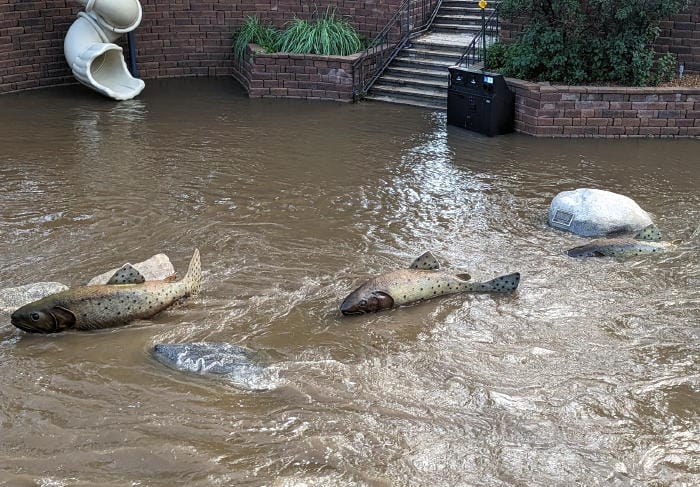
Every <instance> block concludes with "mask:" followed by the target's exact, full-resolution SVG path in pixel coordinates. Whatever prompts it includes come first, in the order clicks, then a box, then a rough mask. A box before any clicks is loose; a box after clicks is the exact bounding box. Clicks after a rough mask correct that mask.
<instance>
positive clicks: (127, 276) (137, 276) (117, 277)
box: [107, 263, 146, 285]
mask: <svg viewBox="0 0 700 487" xmlns="http://www.w3.org/2000/svg"><path fill="white" fill-rule="evenodd" d="M144 282H146V278H145V277H143V274H141V273H140V272H139V271H138V270H136V268H135V267H134V266H132V265H131V264H128V263H127V264H124V265H123V266H121V267H120V268H119V270H117V272H115V273H114V275H113V276H112V277H111V278H110V279H109V281H107V284H108V285H113V284H142V283H144Z"/></svg>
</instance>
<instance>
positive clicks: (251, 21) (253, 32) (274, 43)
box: [233, 15, 280, 59]
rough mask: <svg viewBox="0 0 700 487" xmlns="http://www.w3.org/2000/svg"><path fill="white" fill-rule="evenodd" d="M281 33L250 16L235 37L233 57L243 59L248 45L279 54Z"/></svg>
mask: <svg viewBox="0 0 700 487" xmlns="http://www.w3.org/2000/svg"><path fill="white" fill-rule="evenodd" d="M279 37H280V34H279V32H278V31H277V30H276V29H275V28H274V27H272V26H271V25H265V24H263V23H262V22H261V21H260V19H258V17H257V16H254V15H253V16H248V17H246V19H245V22H244V23H243V26H242V27H241V28H240V29H239V30H238V32H236V33H234V35H233V55H234V57H235V58H236V59H243V55H244V54H245V48H246V46H247V45H248V44H251V43H253V44H258V45H259V46H260V47H262V48H263V49H265V51H266V52H277V51H278V47H279Z"/></svg>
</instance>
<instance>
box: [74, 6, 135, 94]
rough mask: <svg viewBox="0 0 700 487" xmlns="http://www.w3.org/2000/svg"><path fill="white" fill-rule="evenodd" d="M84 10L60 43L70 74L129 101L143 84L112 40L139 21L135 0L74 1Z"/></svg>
mask: <svg viewBox="0 0 700 487" xmlns="http://www.w3.org/2000/svg"><path fill="white" fill-rule="evenodd" d="M78 2H79V3H81V4H82V5H85V12H80V13H79V14H78V19H77V20H76V21H75V22H73V25H71V26H70V28H69V29H68V33H67V34H66V38H65V41H64V43H63V52H64V53H65V55H66V61H68V65H69V66H70V67H71V69H72V70H73V76H75V77H76V79H77V80H78V81H80V82H81V83H83V84H84V85H85V86H87V87H89V88H92V89H93V90H95V91H97V92H99V93H102V94H103V95H105V96H109V97H110V98H114V99H115V100H130V99H131V98H133V97H135V96H136V95H138V94H139V93H141V91H142V90H143V88H144V87H145V86H146V84H145V83H144V82H143V80H140V79H138V78H134V77H133V76H131V73H129V70H128V69H127V67H126V62H125V61H124V53H123V50H122V48H121V47H119V46H117V45H116V44H114V43H113V42H114V41H115V40H116V39H117V38H118V37H119V36H121V35H122V34H124V33H126V32H130V31H132V30H134V29H135V28H136V27H138V26H139V24H140V23H141V16H142V10H141V4H140V3H139V1H138V0H78Z"/></svg>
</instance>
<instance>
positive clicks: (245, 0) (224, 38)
mask: <svg viewBox="0 0 700 487" xmlns="http://www.w3.org/2000/svg"><path fill="white" fill-rule="evenodd" d="M399 3H400V2H399V0H318V1H316V2H309V1H308V0H238V1H233V0H172V1H167V2H166V1H164V0H141V4H142V6H143V11H144V15H143V22H142V23H141V26H139V28H138V29H136V31H135V35H136V43H137V46H138V61H139V69H140V74H141V77H143V78H146V79H148V78H161V77H172V76H217V75H230V74H232V73H233V61H232V59H231V44H232V39H231V32H232V30H233V29H234V28H235V27H237V26H239V25H240V24H241V23H242V22H243V20H244V19H245V17H246V16H247V15H253V14H258V15H259V16H260V17H261V18H264V19H268V20H270V21H271V22H273V23H274V24H275V25H277V26H281V25H282V24H283V23H284V22H285V21H287V20H289V19H291V18H293V17H294V15H297V16H300V17H303V18H308V17H310V16H311V15H312V14H313V12H314V10H315V9H316V8H318V11H321V12H323V11H325V9H326V8H327V7H328V6H330V7H337V13H338V14H339V15H349V16H351V22H352V23H353V25H354V26H355V27H356V28H357V29H358V30H359V31H360V32H361V33H362V34H364V35H366V36H368V37H372V36H374V35H375V34H376V33H377V32H378V31H379V30H381V29H382V28H383V27H384V25H386V23H387V22H388V20H389V19H390V18H391V16H392V15H393V14H394V13H395V12H396V10H397V9H398V6H399ZM80 10H82V7H81V6H80V4H78V3H77V2H74V1H69V0H21V1H19V0H17V1H14V0H13V1H10V0H0V93H6V92H11V91H17V90H23V89H29V88H38V87H42V86H51V85H57V84H62V83H74V82H75V80H74V79H73V76H72V74H71V72H70V69H69V68H68V65H67V64H66V62H65V59H64V57H63V39H64V37H65V35H66V32H67V31H68V28H69V27H70V25H71V24H72V23H73V22H74V21H75V19H76V14H77V12H79V11H80Z"/></svg>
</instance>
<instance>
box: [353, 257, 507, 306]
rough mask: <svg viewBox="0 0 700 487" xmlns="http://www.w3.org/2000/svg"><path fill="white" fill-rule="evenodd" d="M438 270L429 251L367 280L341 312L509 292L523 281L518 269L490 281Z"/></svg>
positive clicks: (437, 264)
mask: <svg viewBox="0 0 700 487" xmlns="http://www.w3.org/2000/svg"><path fill="white" fill-rule="evenodd" d="M439 269H440V264H439V263H438V261H437V259H436V258H435V256H434V255H433V254H432V253H431V252H429V251H428V252H426V253H424V254H423V255H421V256H420V257H418V258H417V259H416V260H415V261H413V263H412V264H411V267H410V268H409V269H401V270H397V271H393V272H389V273H387V274H382V275H381V276H377V277H374V278H372V279H370V280H369V281H367V282H366V283H364V284H363V285H362V286H360V287H359V288H357V289H356V290H355V291H353V292H352V293H351V294H350V295H349V296H348V297H347V298H345V300H344V301H343V303H342V304H341V305H340V311H341V313H343V314H344V315H357V314H363V313H373V312H376V311H380V310H383V309H389V308H393V307H396V306H401V305H404V304H408V303H412V302H415V301H420V300H424V299H430V298H435V297H437V296H444V295H446V294H455V293H510V292H513V291H515V290H516V289H517V287H518V284H519V283H520V273H519V272H515V273H513V274H508V275H505V276H501V277H497V278H495V279H492V280H490V281H488V282H472V281H471V276H469V274H450V273H447V272H442V271H440V270H439Z"/></svg>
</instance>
